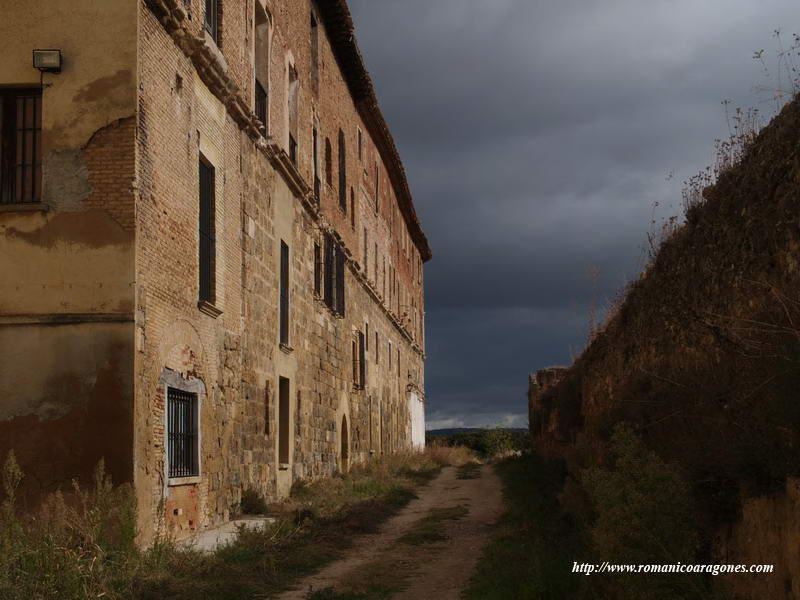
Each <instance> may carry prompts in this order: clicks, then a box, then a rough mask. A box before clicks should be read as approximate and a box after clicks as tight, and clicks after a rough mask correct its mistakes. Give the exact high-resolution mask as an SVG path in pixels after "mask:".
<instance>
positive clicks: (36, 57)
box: [33, 50, 61, 73]
mask: <svg viewBox="0 0 800 600" xmlns="http://www.w3.org/2000/svg"><path fill="white" fill-rule="evenodd" d="M33 68H34V69H39V70H40V71H41V72H42V73H61V50H34V51H33Z"/></svg>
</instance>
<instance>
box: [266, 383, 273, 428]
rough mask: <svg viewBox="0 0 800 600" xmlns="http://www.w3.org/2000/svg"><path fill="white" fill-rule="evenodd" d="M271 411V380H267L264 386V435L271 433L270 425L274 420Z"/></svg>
mask: <svg viewBox="0 0 800 600" xmlns="http://www.w3.org/2000/svg"><path fill="white" fill-rule="evenodd" d="M271 414H272V413H271V412H270V397H269V381H267V384H266V386H264V435H269V434H270V430H269V426H270V423H271V422H272V418H271Z"/></svg>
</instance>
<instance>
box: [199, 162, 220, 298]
mask: <svg viewBox="0 0 800 600" xmlns="http://www.w3.org/2000/svg"><path fill="white" fill-rule="evenodd" d="M214 180H215V177H214V167H213V166H212V165H211V163H209V162H208V161H207V160H206V159H205V157H203V155H200V227H199V237H200V298H199V300H200V302H205V303H208V304H214V300H215V295H216V294H215V289H214V288H215V278H216V277H215V270H216V253H217V250H216V239H215V237H214V229H215V227H214V225H215V224H214V212H215V207H214V203H215V199H214V185H215V183H214Z"/></svg>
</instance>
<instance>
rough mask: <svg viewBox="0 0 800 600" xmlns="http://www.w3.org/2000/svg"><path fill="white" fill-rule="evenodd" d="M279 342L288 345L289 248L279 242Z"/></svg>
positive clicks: (284, 243)
mask: <svg viewBox="0 0 800 600" xmlns="http://www.w3.org/2000/svg"><path fill="white" fill-rule="evenodd" d="M280 288H281V289H280V342H281V344H284V345H285V346H288V345H289V246H287V245H286V242H284V241H283V240H281V281H280Z"/></svg>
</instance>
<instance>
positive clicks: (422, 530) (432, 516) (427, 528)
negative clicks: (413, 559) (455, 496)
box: [399, 505, 469, 546]
mask: <svg viewBox="0 0 800 600" xmlns="http://www.w3.org/2000/svg"><path fill="white" fill-rule="evenodd" d="M468 512H469V509H468V508H467V507H466V506H462V505H458V506H450V507H447V508H433V509H431V510H430V511H429V512H428V514H427V516H425V517H424V518H422V519H420V520H419V522H418V523H417V524H416V525H414V527H412V528H411V529H410V530H409V531H408V533H406V534H405V535H404V536H402V537H401V538H400V540H399V541H400V542H401V543H403V544H409V545H411V546H422V545H423V544H434V543H436V542H442V541H444V540H446V539H447V535H445V533H444V524H443V522H444V521H455V520H458V519H460V518H461V517H464V516H466V514H467V513H468Z"/></svg>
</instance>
